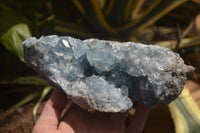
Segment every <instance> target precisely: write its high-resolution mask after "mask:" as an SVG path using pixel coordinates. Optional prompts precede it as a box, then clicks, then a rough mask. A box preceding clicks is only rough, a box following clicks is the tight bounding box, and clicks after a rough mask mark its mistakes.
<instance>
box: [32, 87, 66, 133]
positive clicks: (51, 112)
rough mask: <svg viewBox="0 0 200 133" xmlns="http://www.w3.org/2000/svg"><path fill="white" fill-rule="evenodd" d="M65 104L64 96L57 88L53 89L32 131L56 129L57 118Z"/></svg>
mask: <svg viewBox="0 0 200 133" xmlns="http://www.w3.org/2000/svg"><path fill="white" fill-rule="evenodd" d="M66 103H67V98H66V94H65V93H64V92H63V91H62V90H61V89H58V88H55V89H54V91H53V93H52V95H51V97H50V99H49V100H48V101H47V103H46V105H45V106H44V109H43V111H42V114H41V116H40V117H39V119H38V121H37V123H36V125H35V127H34V128H33V131H34V129H40V128H42V129H45V128H49V129H52V130H55V129H57V125H58V123H59V117H60V115H61V113H62V110H63V108H64V107H65V105H66Z"/></svg>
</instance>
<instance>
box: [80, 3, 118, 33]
mask: <svg viewBox="0 0 200 133" xmlns="http://www.w3.org/2000/svg"><path fill="white" fill-rule="evenodd" d="M79 2H80V3H81V4H82V6H83V7H84V9H85V18H86V20H87V21H88V23H89V25H90V26H91V28H92V29H93V31H94V32H97V33H99V35H100V36H104V37H105V36H113V35H116V34H117V33H118V32H117V31H116V30H115V29H114V28H112V27H111V26H110V25H109V24H108V22H107V21H106V19H105V16H104V14H103V12H102V9H101V7H100V5H99V4H98V2H97V0H84V1H82V0H79Z"/></svg>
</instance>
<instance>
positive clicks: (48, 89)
mask: <svg viewBox="0 0 200 133" xmlns="http://www.w3.org/2000/svg"><path fill="white" fill-rule="evenodd" d="M52 89H53V87H51V86H47V87H45V88H44V89H43V91H42V94H41V96H40V98H39V100H38V101H37V103H36V104H35V106H34V108H33V112H32V114H33V120H34V122H36V114H37V110H38V107H39V106H40V104H41V102H42V101H43V99H44V98H45V97H46V96H47V94H48V93H49V92H50V91H51V90H52Z"/></svg>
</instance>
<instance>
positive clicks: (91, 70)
mask: <svg viewBox="0 0 200 133" xmlns="http://www.w3.org/2000/svg"><path fill="white" fill-rule="evenodd" d="M23 46H24V59H25V61H26V62H27V65H28V66H30V67H31V68H33V69H34V70H36V71H37V72H39V73H40V74H41V75H42V76H43V77H44V78H45V79H46V80H47V81H48V82H49V83H50V84H52V85H53V86H55V87H59V88H62V89H63V90H64V91H65V92H66V94H67V95H68V96H69V97H70V98H71V99H72V100H73V101H74V102H75V103H76V104H78V105H79V106H81V107H82V108H85V109H94V110H98V111H102V112H124V111H126V110H128V109H129V108H130V107H131V106H132V101H139V102H142V103H143V104H145V105H146V106H148V107H154V106H155V105H156V104H158V103H170V102H171V101H172V100H174V99H175V98H176V97H177V96H178V95H179V94H180V93H181V91H182V89H183V86H184V83H185V80H186V75H187V73H190V72H191V71H193V70H194V68H193V67H191V66H187V65H185V64H184V62H183V60H182V59H181V58H180V57H179V55H178V54H176V53H174V52H172V51H171V50H169V49H167V48H163V47H159V46H155V45H148V46H147V45H144V44H140V43H134V42H126V43H120V42H114V41H105V40H98V39H88V40H83V41H81V40H79V39H75V38H72V37H69V36H61V37H59V36H56V35H52V36H45V37H44V36H42V37H41V38H39V39H37V38H35V37H31V38H29V39H27V40H26V41H24V43H23Z"/></svg>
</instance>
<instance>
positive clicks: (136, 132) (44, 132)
mask: <svg viewBox="0 0 200 133" xmlns="http://www.w3.org/2000/svg"><path fill="white" fill-rule="evenodd" d="M66 103H67V99H66V95H65V93H63V92H62V90H60V89H57V88H56V89H54V92H53V93H52V95H51V97H50V99H49V100H48V101H47V103H46V105H45V106H44V109H43V112H42V114H41V116H40V117H39V119H38V121H37V122H36V124H35V126H34V128H33V130H32V133H120V131H121V129H120V128H121V127H122V123H123V122H124V120H125V118H126V116H127V113H102V112H93V113H92V112H88V111H87V110H84V109H81V108H80V107H78V106H77V105H75V104H72V105H71V106H70V108H69V109H68V110H67V111H66V113H65V114H64V115H63V117H62V118H60V116H61V113H62V111H63V109H64V108H65V106H66ZM148 112H149V109H147V108H146V107H145V106H144V105H142V104H138V105H137V107H136V114H135V115H134V117H133V118H132V121H131V122H130V124H129V126H128V127H127V128H126V131H125V133H141V132H142V130H143V127H144V124H145V121H146V118H147V116H148Z"/></svg>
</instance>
